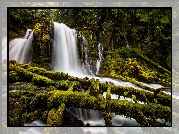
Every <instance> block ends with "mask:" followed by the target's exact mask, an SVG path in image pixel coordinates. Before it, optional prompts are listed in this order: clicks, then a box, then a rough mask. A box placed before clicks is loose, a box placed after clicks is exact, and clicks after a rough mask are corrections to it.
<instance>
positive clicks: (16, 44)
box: [3, 29, 33, 63]
mask: <svg viewBox="0 0 179 134" xmlns="http://www.w3.org/2000/svg"><path fill="white" fill-rule="evenodd" d="M29 32H30V34H29ZM32 40H33V31H32V30H31V29H27V32H26V34H25V36H24V38H15V39H13V40H12V41H10V42H9V59H10V60H17V61H18V62H19V63H30V62H31V56H30V55H29V52H30V49H31V44H32ZM5 49H6V51H7V48H5ZM5 49H4V50H3V52H4V53H5Z"/></svg>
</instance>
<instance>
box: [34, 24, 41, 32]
mask: <svg viewBox="0 0 179 134" xmlns="http://www.w3.org/2000/svg"><path fill="white" fill-rule="evenodd" d="M41 27H42V25H41V24H40V23H36V24H35V26H34V34H35V35H37V33H38V32H39V31H41Z"/></svg>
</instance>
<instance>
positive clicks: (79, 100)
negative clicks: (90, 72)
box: [9, 61, 171, 126]
mask: <svg viewBox="0 0 179 134" xmlns="http://www.w3.org/2000/svg"><path fill="white" fill-rule="evenodd" d="M9 71H10V72H9V76H10V77H9V80H10V82H18V81H20V82H24V81H25V82H30V83H31V88H29V87H28V86H27V90H25V89H22V90H20V91H17V92H10V94H9V95H10V97H15V98H18V99H19V100H20V102H21V103H20V104H23V105H22V110H21V112H23V113H27V114H28V113H32V112H35V111H36V109H39V108H40V109H41V112H45V113H46V114H44V115H43V118H45V119H44V120H46V121H47V122H48V123H47V124H49V125H50V126H61V125H62V124H61V123H62V117H63V111H64V108H65V107H76V108H85V109H93V110H99V111H102V112H103V116H104V119H105V124H106V126H112V122H111V119H112V114H111V113H116V114H118V115H125V116H126V117H129V118H134V119H136V121H137V122H138V123H139V124H140V125H141V126H167V125H166V124H165V123H159V122H158V121H156V119H164V120H165V121H166V122H171V96H170V95H167V94H165V93H163V92H159V93H157V94H155V93H153V92H145V91H144V90H138V89H134V88H131V87H122V86H115V85H109V84H108V83H100V81H99V80H98V79H97V80H95V79H94V78H92V79H88V78H84V79H81V78H77V77H72V76H69V75H68V74H65V73H60V72H54V71H47V70H45V69H42V68H37V67H35V68H33V67H30V66H29V65H23V64H18V63H17V62H15V61H10V65H9ZM52 76H53V77H52ZM32 85H37V86H39V87H38V88H34V87H33V86H32ZM80 86H83V87H85V88H84V91H85V92H84V93H82V92H79V89H80ZM32 87H33V88H32ZM43 87H44V88H43ZM39 88H42V91H43V90H44V91H45V92H36V91H37V90H39ZM159 91H160V90H159ZM103 92H107V94H106V99H105V98H104V97H103V95H102V94H103ZM111 94H118V95H119V96H124V97H129V98H132V99H133V100H135V103H133V102H132V101H128V100H120V99H118V100H114V99H111ZM137 101H143V102H144V104H140V103H138V102H137ZM39 106H40V107H39ZM58 112H59V113H58ZM56 113H58V114H56ZM20 115H23V114H20ZM40 116H42V114H40ZM55 116H56V117H55ZM25 117H27V116H25ZM36 118H37V117H36ZM57 120H58V121H59V122H58V123H57ZM11 121H12V120H11ZM12 124H13V123H12Z"/></svg>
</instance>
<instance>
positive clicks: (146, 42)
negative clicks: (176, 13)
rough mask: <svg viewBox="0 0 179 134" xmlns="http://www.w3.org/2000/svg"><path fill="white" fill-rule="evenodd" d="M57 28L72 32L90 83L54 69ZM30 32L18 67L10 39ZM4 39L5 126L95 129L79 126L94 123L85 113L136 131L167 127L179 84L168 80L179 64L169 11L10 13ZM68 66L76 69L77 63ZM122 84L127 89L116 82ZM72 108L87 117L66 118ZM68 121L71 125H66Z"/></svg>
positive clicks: (11, 10) (32, 10)
mask: <svg viewBox="0 0 179 134" xmlns="http://www.w3.org/2000/svg"><path fill="white" fill-rule="evenodd" d="M54 22H56V23H58V24H60V23H63V24H65V25H66V26H67V27H69V28H70V29H74V30H75V33H76V38H77V40H76V45H77V54H78V56H77V60H78V61H79V64H80V68H82V70H83V71H84V70H85V72H87V74H88V76H89V77H88V76H87V77H86V76H85V77H83V78H80V77H78V76H72V75H71V74H70V72H68V71H67V72H63V70H60V69H59V70H58V69H57V70H56V69H55V68H54V66H55V65H57V63H56V62H54V60H55V61H56V60H57V56H56V55H54V52H55V51H56V50H55V49H56V48H54V44H55V42H56V39H55V37H56V34H57V33H56V32H55V30H54V29H55V23H54ZM27 29H32V30H33V41H32V45H31V48H30V52H29V55H26V57H25V58H27V59H26V60H25V62H22V61H21V60H18V59H13V57H15V54H14V52H11V50H13V47H12V45H11V41H13V40H14V39H15V38H22V37H24V35H25V34H26V31H27ZM61 33H62V32H61ZM7 37H8V39H7V40H9V42H10V43H9V49H8V50H9V61H8V62H7V61H6V60H4V61H3V64H4V68H3V69H4V70H5V69H6V65H5V64H8V68H9V72H8V83H9V89H8V90H9V98H8V101H9V112H8V114H9V115H8V116H9V117H8V118H9V119H8V125H9V126H23V125H24V124H25V123H30V122H32V121H34V120H42V121H44V122H45V124H46V125H47V126H75V124H78V125H77V126H89V125H90V126H93V124H90V123H86V124H85V123H84V122H85V121H86V120H87V119H90V118H92V119H93V117H92V115H91V113H92V112H91V111H90V109H92V110H95V111H99V112H100V113H99V115H96V116H102V117H103V119H104V126H115V125H114V124H113V123H114V122H113V121H112V119H113V118H115V117H116V116H115V117H114V113H115V115H122V116H125V117H126V118H130V120H131V118H132V119H135V121H136V122H137V124H135V125H134V126H138V125H139V126H171V119H172V117H171V114H172V111H171V99H172V98H171V93H172V91H176V92H178V89H177V88H178V85H179V84H178V80H177V79H175V80H174V81H173V80H172V77H171V74H172V73H173V74H174V77H175V75H176V76H177V75H178V71H177V69H178V68H179V66H178V65H177V63H175V64H174V65H173V68H174V69H173V68H172V8H51V9H45V8H41V9H40V8H28V9H26V8H20V9H19V8H9V9H8V36H7ZM29 37H30V34H29V35H28V36H27V38H29ZM71 37H72V36H71ZM59 38H60V37H59ZM65 38H67V37H65ZM84 38H85V39H84ZM58 41H59V40H57V42H58ZM85 41H86V42H87V43H86V42H85ZM67 42H68V41H67ZM17 45H18V43H17ZM19 45H20V44H19ZM25 45H26V44H25ZM68 45H69V44H68ZM71 47H72V46H71V45H70V47H67V48H68V49H71V51H72V48H71ZM68 51H69V50H68ZM68 51H67V52H68ZM65 52H66V51H65V49H64V53H65ZM11 53H12V56H11ZM22 53H23V52H22ZM57 53H59V55H60V54H61V53H63V52H61V51H58V52H57ZM71 53H72V52H71ZM59 55H58V56H59ZM60 56H61V57H60ZM60 56H59V57H58V58H62V57H63V55H60ZM67 56H68V55H67ZM73 56H74V55H73ZM29 57H30V58H29ZM63 58H64V57H63ZM64 59H66V57H65V58H64ZM29 61H30V62H29ZM69 61H71V60H70V59H69ZM57 62H58V60H57ZM63 63H64V64H65V62H61V64H63ZM69 64H70V65H69V68H70V69H71V70H73V66H75V64H74V63H70V62H69ZM81 65H82V67H81ZM65 67H66V66H65ZM172 69H173V70H172ZM4 72H5V71H4ZM93 77H94V78H93ZM96 77H97V79H95V78H96ZM98 78H99V79H98ZM102 78H103V79H106V78H110V81H106V82H102V81H101V80H102ZM121 81H122V82H126V83H127V82H129V83H130V84H131V85H132V86H125V85H123V84H122V83H121V85H120V84H118V85H117V84H116V83H117V82H121ZM115 82H116V83H115ZM172 84H173V85H174V86H172ZM133 85H135V86H133ZM152 85H160V86H159V87H157V88H156V87H155V86H153V87H152ZM136 86H137V87H136ZM140 88H142V89H143V90H140ZM82 89H83V91H82ZM171 90H172V91H171ZM104 93H106V97H104ZM168 93H169V94H168ZM112 95H118V99H113V98H112ZM121 96H123V97H124V100H123V99H121V98H120V97H121ZM125 98H130V100H127V99H125ZM131 100H132V101H131ZM141 102H142V103H141ZM173 102H176V105H177V106H178V102H177V100H174V101H173ZM71 107H73V108H74V107H75V108H83V109H82V113H87V117H86V118H87V119H86V118H85V119H84V117H83V118H82V119H79V117H78V115H76V116H74V115H73V114H71V112H73V111H75V110H76V109H75V110H74V109H72V110H71V111H70V108H71ZM86 109H87V111H85V110H86ZM175 113H176V112H175ZM81 116H84V115H81ZM93 116H94V115H93ZM77 117H78V118H77ZM68 118H71V120H73V121H71V122H70V121H65V120H66V119H68ZM99 118H100V117H99ZM178 118H179V115H178V113H176V120H177V119H178ZM158 119H162V121H158ZM163 120H164V121H163ZM123 125H124V124H123ZM128 125H129V124H126V126H128ZM175 125H176V127H177V124H175ZM94 126H95V125H94ZM97 126H98V125H97Z"/></svg>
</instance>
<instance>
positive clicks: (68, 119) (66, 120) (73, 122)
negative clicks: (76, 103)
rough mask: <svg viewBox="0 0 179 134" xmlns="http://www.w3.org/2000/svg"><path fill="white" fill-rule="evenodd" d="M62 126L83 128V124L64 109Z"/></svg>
mask: <svg viewBox="0 0 179 134" xmlns="http://www.w3.org/2000/svg"><path fill="white" fill-rule="evenodd" d="M63 126H85V124H84V123H83V121H81V120H78V118H77V117H76V116H75V115H74V114H73V113H72V112H71V111H70V110H68V109H67V108H66V109H65V113H64V116H63Z"/></svg>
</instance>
